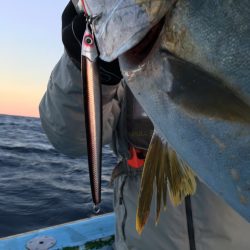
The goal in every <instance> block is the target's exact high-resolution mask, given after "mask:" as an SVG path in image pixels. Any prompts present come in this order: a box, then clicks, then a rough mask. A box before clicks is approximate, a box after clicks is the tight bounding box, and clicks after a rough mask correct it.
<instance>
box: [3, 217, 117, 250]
mask: <svg viewBox="0 0 250 250" xmlns="http://www.w3.org/2000/svg"><path fill="white" fill-rule="evenodd" d="M114 233H115V215H114V213H109V214H104V215H100V216H95V217H92V218H87V219H82V220H77V221H73V222H69V223H64V224H61V225H56V226H52V227H48V228H43V229H39V230H35V231H31V232H27V233H23V234H18V235H13V236H9V237H6V238H1V239H0V250H27V248H26V245H27V243H28V242H29V241H30V240H31V239H34V238H36V237H40V236H49V237H53V238H54V239H55V240H56V244H55V245H54V246H53V247H51V248H49V250H58V249H63V248H65V247H76V246H81V249H84V248H83V247H82V246H84V244H86V243H87V242H90V241H94V240H98V239H102V238H107V237H110V236H113V235H114Z"/></svg>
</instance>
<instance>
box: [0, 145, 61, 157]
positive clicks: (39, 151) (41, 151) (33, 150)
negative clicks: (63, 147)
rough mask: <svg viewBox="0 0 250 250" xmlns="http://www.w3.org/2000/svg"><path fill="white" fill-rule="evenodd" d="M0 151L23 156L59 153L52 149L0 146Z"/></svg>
mask: <svg viewBox="0 0 250 250" xmlns="http://www.w3.org/2000/svg"><path fill="white" fill-rule="evenodd" d="M0 149H2V150H6V151H11V152H15V153H24V154H30V153H35V154H53V155H60V153H59V152H58V151H56V150H55V149H53V148H49V149H41V148H34V147H23V146H0Z"/></svg>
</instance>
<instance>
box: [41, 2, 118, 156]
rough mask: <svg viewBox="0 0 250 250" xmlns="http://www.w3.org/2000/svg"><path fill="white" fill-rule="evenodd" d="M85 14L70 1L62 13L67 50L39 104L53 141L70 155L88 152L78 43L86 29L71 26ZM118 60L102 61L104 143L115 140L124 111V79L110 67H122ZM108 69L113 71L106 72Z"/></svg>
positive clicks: (43, 123)
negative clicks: (122, 94) (121, 110)
mask: <svg viewBox="0 0 250 250" xmlns="http://www.w3.org/2000/svg"><path fill="white" fill-rule="evenodd" d="M81 18H82V17H79V15H77V13H76V12H75V13H74V11H73V10H72V5H71V3H69V4H68V6H67V7H66V9H65V11H64V13H63V16H62V26H63V27H62V36H63V43H64V47H65V53H64V55H63V56H62V57H61V59H60V60H59V62H58V63H57V65H56V66H55V68H54V70H53V71H52V73H51V76H50V79H49V83H48V87H47V91H46V93H45V94H44V96H43V98H42V100H41V103H40V106H39V110H40V118H41V122H42V126H43V129H44V131H45V133H46V134H47V136H48V138H49V140H50V142H51V143H52V144H53V146H54V147H55V148H56V149H57V150H58V151H60V152H62V153H64V154H66V155H69V156H81V155H84V154H85V153H86V135H85V121H84V110H83V96H82V79H81V74H80V69H79V68H78V65H77V63H78V62H79V61H78V53H79V55H80V51H81V50H80V49H81V47H80V45H79V47H77V46H76V44H77V43H78V41H77V40H76V39H79V38H80V36H81V35H82V34H83V32H84V30H83V31H82V30H81V29H79V26H77V25H76V26H75V27H76V28H75V29H76V30H75V31H74V33H75V34H73V35H72V34H71V33H70V29H69V27H71V26H72V23H73V24H78V25H79V24H81V21H79V20H80V19H81ZM76 20H78V21H76ZM78 31H79V32H78ZM71 32H73V30H71ZM74 39H75V40H74ZM72 44H73V45H74V46H73V48H72ZM79 60H80V57H79ZM117 63H118V62H113V64H114V65H112V64H107V63H105V62H100V67H101V68H102V72H103V73H102V74H101V79H102V82H103V83H105V85H102V97H103V144H107V143H110V142H111V139H112V134H113V131H114V129H115V127H116V123H117V120H118V117H119V113H120V106H119V101H120V100H119V99H120V97H118V96H121V92H122V86H121V85H120V84H118V83H119V82H120V79H121V76H120V72H118V74H115V75H114V76H113V73H110V72H109V70H110V69H116V67H119V65H117ZM110 65H111V66H110ZM107 72H109V73H110V74H109V73H108V74H106V73H107ZM115 72H116V71H115ZM105 74H106V75H105ZM107 76H109V77H107ZM118 92H119V93H118Z"/></svg>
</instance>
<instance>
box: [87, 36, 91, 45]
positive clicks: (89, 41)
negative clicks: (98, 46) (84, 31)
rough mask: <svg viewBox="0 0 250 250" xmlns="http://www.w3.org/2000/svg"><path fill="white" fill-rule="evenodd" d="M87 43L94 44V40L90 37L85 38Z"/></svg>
mask: <svg viewBox="0 0 250 250" xmlns="http://www.w3.org/2000/svg"><path fill="white" fill-rule="evenodd" d="M85 43H86V44H88V45H91V44H93V39H92V38H91V37H90V36H87V37H85Z"/></svg>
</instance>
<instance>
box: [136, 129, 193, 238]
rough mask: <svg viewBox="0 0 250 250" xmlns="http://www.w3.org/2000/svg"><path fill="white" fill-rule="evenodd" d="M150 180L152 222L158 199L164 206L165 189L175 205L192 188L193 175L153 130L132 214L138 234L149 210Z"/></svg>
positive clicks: (158, 213) (158, 212)
mask: <svg viewBox="0 0 250 250" xmlns="http://www.w3.org/2000/svg"><path fill="white" fill-rule="evenodd" d="M154 182H155V183H156V224H157V223H158V221H159V216H160V210H161V205H162V201H163V204H164V209H165V208H166V205H167V189H168V191H169V195H170V200H171V202H172V203H173V204H174V205H175V206H177V205H179V204H180V203H181V202H182V201H183V199H184V198H185V197H186V196H187V195H192V194H193V193H194V192H195V190H196V181H195V174H194V172H193V171H192V170H191V168H190V167H189V166H188V165H187V164H186V163H185V162H184V161H183V160H182V159H180V157H179V156H178V155H177V153H176V152H175V151H174V150H173V149H172V148H171V147H170V146H169V145H168V144H167V143H166V142H163V141H162V140H161V138H160V137H159V136H158V135H157V134H156V133H154V135H153V137H152V139H151V143H150V145H149V149H148V153H147V156H146V159H145V164H144V168H143V174H142V179H141V188H140V193H139V199H138V207H137V213H136V230H137V232H138V233H139V234H141V233H142V231H143V228H144V226H145V224H146V223H147V219H148V216H149V213H150V205H151V201H152V195H153V189H154Z"/></svg>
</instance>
